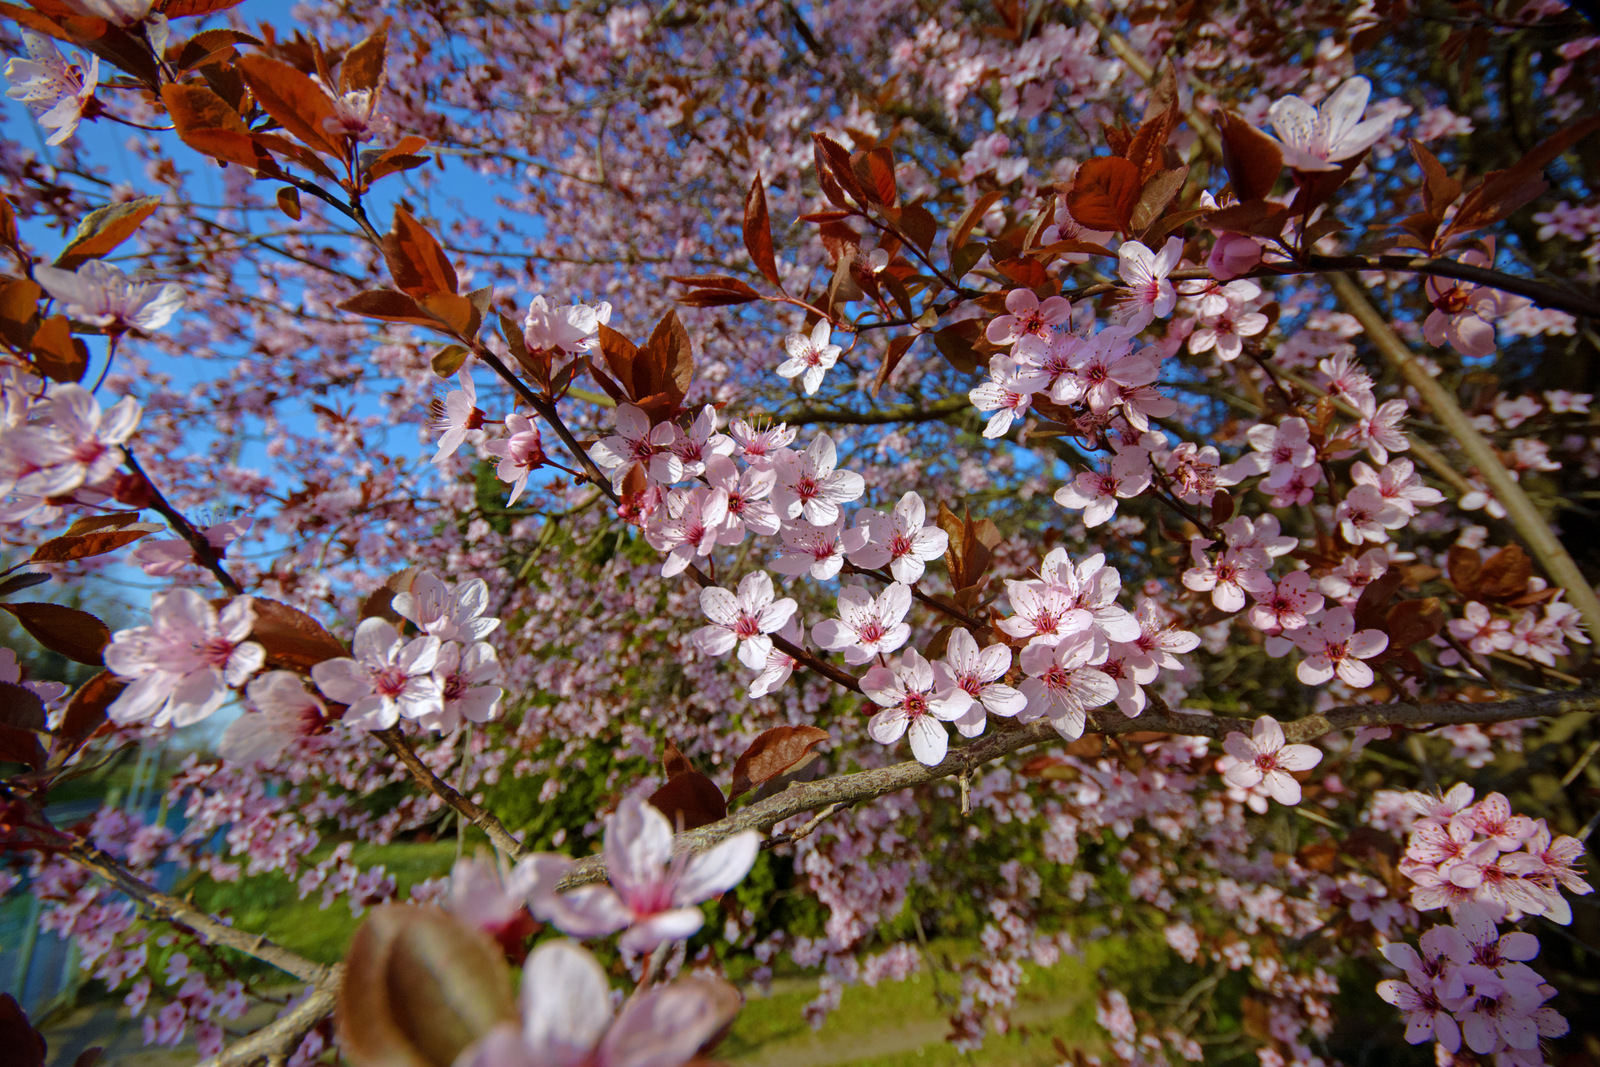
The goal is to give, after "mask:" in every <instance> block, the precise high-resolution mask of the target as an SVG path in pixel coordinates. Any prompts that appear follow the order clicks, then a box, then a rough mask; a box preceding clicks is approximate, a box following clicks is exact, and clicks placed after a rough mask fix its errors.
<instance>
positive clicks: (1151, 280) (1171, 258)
mask: <svg viewBox="0 0 1600 1067" xmlns="http://www.w3.org/2000/svg"><path fill="white" fill-rule="evenodd" d="M1182 259H1183V240H1182V239H1181V238H1178V237H1169V238H1167V243H1166V245H1165V246H1164V247H1163V248H1162V249H1161V251H1160V253H1156V252H1152V251H1151V250H1150V249H1149V248H1147V247H1145V246H1144V245H1142V244H1140V243H1139V242H1138V241H1124V242H1122V245H1121V246H1120V247H1119V248H1118V249H1117V274H1118V276H1119V277H1120V278H1121V279H1122V283H1123V285H1124V286H1125V289H1124V290H1123V293H1122V295H1121V296H1120V297H1119V299H1118V301H1117V307H1116V312H1115V318H1116V321H1117V322H1118V323H1120V324H1122V325H1123V326H1126V327H1128V328H1129V329H1131V330H1134V331H1138V330H1142V329H1144V328H1145V327H1146V326H1148V325H1150V323H1152V322H1153V321H1155V320H1156V319H1164V318H1166V317H1167V316H1168V315H1170V314H1172V309H1173V307H1174V306H1176V304H1177V302H1178V293H1177V290H1175V289H1173V287H1172V283H1171V282H1170V281H1168V280H1167V275H1169V274H1171V273H1172V271H1173V269H1174V268H1176V267H1177V265H1178V263H1179V261H1180V260H1182Z"/></svg>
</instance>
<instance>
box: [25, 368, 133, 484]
mask: <svg viewBox="0 0 1600 1067" xmlns="http://www.w3.org/2000/svg"><path fill="white" fill-rule="evenodd" d="M34 416H35V419H36V421H35V422H33V423H31V424H29V425H26V426H23V427H20V428H18V429H14V430H10V431H8V432H6V433H4V435H3V436H0V447H3V448H4V453H5V459H6V461H7V465H8V466H10V467H11V469H12V472H13V474H14V476H15V477H16V482H17V486H16V487H17V491H18V492H19V493H26V494H28V495H31V496H41V497H52V496H60V495H63V494H65V493H70V492H72V491H73V490H74V489H77V488H78V487H79V486H83V485H95V484H98V483H100V482H103V481H105V480H106V479H107V478H109V477H111V475H113V474H114V473H116V471H117V468H119V467H121V466H122V463H123V460H124V459H125V456H124V453H123V450H122V445H123V444H124V443H125V442H126V441H127V440H128V439H129V438H130V437H132V436H133V431H134V429H135V428H136V427H137V426H138V425H139V416H140V407H139V403H138V401H136V400H134V399H133V397H131V396H128V397H123V398H122V399H121V400H119V401H117V403H116V404H115V405H114V406H113V407H112V408H111V410H109V411H106V412H102V411H101V410H100V403H99V401H98V400H96V399H95V396H94V394H93V393H91V392H89V390H87V389H85V388H84V387H83V386H81V385H74V384H72V383H58V384H55V385H52V386H51V387H50V391H49V393H48V394H47V396H46V398H45V400H44V403H42V404H39V405H38V406H36V407H35V409H34Z"/></svg>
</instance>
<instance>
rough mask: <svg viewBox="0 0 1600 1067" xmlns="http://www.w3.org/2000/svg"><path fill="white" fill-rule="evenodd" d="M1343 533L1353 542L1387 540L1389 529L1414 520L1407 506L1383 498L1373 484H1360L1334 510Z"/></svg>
mask: <svg viewBox="0 0 1600 1067" xmlns="http://www.w3.org/2000/svg"><path fill="white" fill-rule="evenodd" d="M1333 517H1334V519H1335V521H1337V522H1338V523H1339V532H1340V533H1342V534H1343V535H1344V539H1345V540H1346V541H1348V542H1349V543H1350V544H1352V545H1360V544H1363V543H1365V542H1367V541H1379V542H1382V541H1387V540H1389V531H1390V530H1398V529H1399V528H1400V527H1402V526H1404V525H1405V524H1406V523H1408V522H1410V521H1411V516H1410V515H1409V514H1407V513H1406V512H1405V511H1404V510H1403V509H1401V508H1400V507H1397V506H1396V505H1394V504H1392V503H1390V502H1389V501H1387V500H1385V499H1384V498H1383V494H1382V493H1380V492H1379V491H1378V488H1377V487H1376V486H1373V485H1358V486H1356V487H1355V488H1354V489H1352V490H1350V492H1348V493H1346V494H1345V498H1344V499H1343V500H1341V501H1340V502H1339V507H1338V509H1337V510H1336V511H1335V512H1334V516H1333Z"/></svg>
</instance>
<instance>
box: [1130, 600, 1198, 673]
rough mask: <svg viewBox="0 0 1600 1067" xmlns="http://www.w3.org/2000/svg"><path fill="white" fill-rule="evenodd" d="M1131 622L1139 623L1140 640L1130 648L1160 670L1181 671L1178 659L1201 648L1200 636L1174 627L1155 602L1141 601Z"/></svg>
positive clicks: (1180, 662) (1134, 642) (1137, 639)
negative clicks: (1148, 659) (1149, 660)
mask: <svg viewBox="0 0 1600 1067" xmlns="http://www.w3.org/2000/svg"><path fill="white" fill-rule="evenodd" d="M1134 619H1135V620H1136V621H1137V622H1138V623H1139V636H1138V637H1136V638H1134V639H1133V644H1135V645H1137V646H1138V648H1139V651H1141V652H1143V653H1144V654H1145V655H1147V656H1149V657H1150V658H1151V660H1152V661H1154V663H1155V665H1156V666H1157V667H1159V668H1161V669H1162V670H1166V671H1177V670H1182V669H1183V661H1182V660H1180V659H1179V658H1178V657H1179V656H1180V655H1183V654H1184V653H1186V652H1193V651H1194V650H1195V649H1197V648H1199V647H1200V637H1199V635H1198V634H1194V633H1190V632H1189V631H1188V630H1180V629H1178V628H1177V627H1176V626H1174V625H1173V624H1172V621H1171V619H1170V618H1169V617H1168V615H1167V614H1166V613H1165V612H1164V611H1163V610H1162V608H1160V607H1159V606H1158V605H1157V604H1156V602H1155V601H1154V600H1150V599H1148V598H1147V599H1144V600H1141V601H1140V602H1139V606H1138V608H1137V609H1136V610H1135V612H1134Z"/></svg>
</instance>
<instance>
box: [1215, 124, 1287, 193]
mask: <svg viewBox="0 0 1600 1067" xmlns="http://www.w3.org/2000/svg"><path fill="white" fill-rule="evenodd" d="M1217 126H1218V132H1219V133H1220V134H1221V135H1222V165H1223V166H1224V167H1226V168H1227V171H1228V181H1229V182H1230V183H1231V184H1232V185H1233V196H1234V199H1235V200H1238V201H1240V202H1241V203H1242V202H1244V201H1247V200H1263V199H1265V198H1266V197H1267V196H1269V195H1271V193H1272V187H1273V186H1274V185H1277V184H1278V175H1280V174H1282V173H1283V149H1282V148H1279V147H1278V142H1276V141H1274V140H1273V139H1272V138H1270V137H1268V136H1267V135H1266V134H1264V133H1262V132H1261V131H1260V130H1258V129H1256V128H1255V127H1254V126H1252V125H1250V124H1249V123H1248V122H1246V121H1245V120H1244V119H1242V118H1240V117H1239V116H1238V115H1236V114H1235V113H1233V112H1232V111H1223V112H1221V113H1220V114H1219V116H1218V120H1217Z"/></svg>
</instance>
